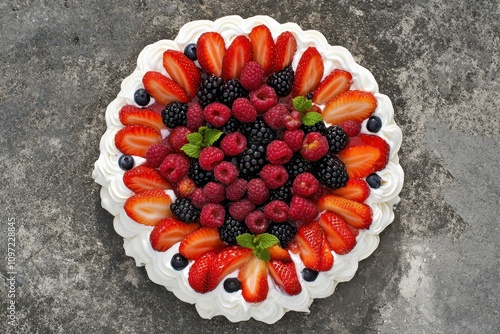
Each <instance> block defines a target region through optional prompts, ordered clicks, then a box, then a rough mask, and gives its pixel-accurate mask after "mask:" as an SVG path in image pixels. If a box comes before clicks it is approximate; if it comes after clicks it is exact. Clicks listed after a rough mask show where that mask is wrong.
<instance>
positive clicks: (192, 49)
mask: <svg viewBox="0 0 500 334" xmlns="http://www.w3.org/2000/svg"><path fill="white" fill-rule="evenodd" d="M184 55H185V56H186V57H188V58H189V59H191V60H192V61H195V60H197V59H198V56H197V55H196V43H189V44H188V45H186V47H185V48H184Z"/></svg>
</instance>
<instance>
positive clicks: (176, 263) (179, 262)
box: [170, 253, 189, 270]
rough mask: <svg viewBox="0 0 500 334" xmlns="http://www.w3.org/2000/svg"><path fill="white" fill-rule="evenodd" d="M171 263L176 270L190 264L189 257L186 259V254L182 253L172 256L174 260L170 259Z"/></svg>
mask: <svg viewBox="0 0 500 334" xmlns="http://www.w3.org/2000/svg"><path fill="white" fill-rule="evenodd" d="M170 264H171V265H172V268H174V269H175V270H182V269H184V268H186V267H187V265H188V264H189V261H188V259H186V258H185V257H184V256H182V255H181V254H180V253H177V254H175V255H174V256H172V260H170Z"/></svg>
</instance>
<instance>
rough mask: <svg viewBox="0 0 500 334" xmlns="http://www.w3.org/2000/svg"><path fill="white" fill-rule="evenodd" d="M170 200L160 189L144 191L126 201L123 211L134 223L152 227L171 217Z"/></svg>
mask: <svg viewBox="0 0 500 334" xmlns="http://www.w3.org/2000/svg"><path fill="white" fill-rule="evenodd" d="M170 204H172V199H171V198H170V196H169V195H167V194H166V193H165V191H163V190H162V189H154V190H146V191H143V192H142V193H140V194H136V195H133V196H131V197H129V198H128V199H127V201H126V202H125V204H124V209H125V212H126V213H127V215H128V216H129V217H130V218H132V219H133V220H135V221H136V222H138V223H140V224H144V225H150V226H154V225H156V224H158V222H159V221H160V220H162V219H165V218H168V217H172V212H171V211H170Z"/></svg>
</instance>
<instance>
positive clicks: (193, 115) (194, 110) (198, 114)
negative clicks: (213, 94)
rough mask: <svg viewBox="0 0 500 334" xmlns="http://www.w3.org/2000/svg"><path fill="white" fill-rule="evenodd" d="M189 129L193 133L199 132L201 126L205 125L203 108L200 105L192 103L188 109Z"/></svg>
mask: <svg viewBox="0 0 500 334" xmlns="http://www.w3.org/2000/svg"><path fill="white" fill-rule="evenodd" d="M186 115H187V128H188V129H189V130H191V131H198V128H199V127H200V126H203V125H204V124H205V118H204V117H203V108H202V107H201V106H200V104H199V103H191V104H190V105H189V106H188V109H187V114H186Z"/></svg>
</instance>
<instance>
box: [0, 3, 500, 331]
mask: <svg viewBox="0 0 500 334" xmlns="http://www.w3.org/2000/svg"><path fill="white" fill-rule="evenodd" d="M302 2H303V1H300V2H299V1H290V0H288V1H280V2H276V1H267V0H251V1H247V0H242V1H238V2H226V1H221V0H213V1H202V0H199V1H194V0H190V1H184V2H182V1H173V0H171V1H167V0H164V1H160V0H136V1H118V0H113V1H97V0H93V1H85V2H84V3H85V4H83V2H76V1H70V0H58V1H56V0H53V1H49V0H38V1H34V0H15V1H2V2H1V4H0V36H1V38H0V48H1V50H2V52H1V54H0V69H1V72H0V73H1V77H0V105H1V109H0V110H1V113H0V116H1V121H0V127H1V129H0V131H1V135H0V147H1V154H2V157H1V159H0V167H1V171H2V172H1V173H0V182H1V183H0V185H1V187H0V208H1V212H0V221H1V226H2V233H1V234H0V235H3V237H1V240H0V246H1V249H2V250H6V248H7V236H6V232H7V222H8V220H9V219H12V218H14V219H15V221H16V229H17V236H16V238H17V239H16V240H17V243H16V270H17V272H18V276H17V284H16V293H17V294H16V299H15V300H16V307H17V308H16V316H17V327H15V328H12V327H7V325H6V321H5V319H6V315H7V312H6V307H7V304H6V303H5V301H6V300H7V298H6V296H7V289H8V287H9V286H8V284H7V281H6V278H8V277H7V275H6V272H7V271H8V269H7V256H6V255H5V256H2V262H3V263H2V266H1V272H0V273H1V274H2V279H1V282H0V288H1V291H0V296H1V297H0V300H1V301H2V310H3V311H2V312H0V313H1V314H2V315H1V317H2V321H1V325H0V328H6V329H7V330H9V331H11V332H13V333H14V332H19V333H81V332H96V333H100V332H106V333H115V332H123V333H160V332H161V333H178V332H190V333H198V332H203V333H205V332H206V333H212V332H219V333H232V332H235V331H238V332H242V333H255V332H259V331H265V330H272V331H273V332H274V333H290V332H318V333H319V332H325V331H327V332H328V331H330V332H334V331H335V333H339V334H340V333H379V332H380V333H429V332H431V333H497V332H498V331H499V330H500V325H499V320H498V319H499V318H500V314H499V309H500V302H499V300H500V288H499V283H500V278H499V272H500V262H499V259H498V254H499V247H498V233H499V220H500V218H499V204H500V203H499V199H500V186H499V185H500V176H499V175H500V173H499V171H500V157H499V156H500V155H499V153H500V144H499V139H498V138H499V135H500V121H499V119H500V117H499V113H500V103H499V102H498V101H499V99H498V92H499V91H500V82H499V80H498V77H499V75H500V73H499V59H500V57H499V50H500V40H499V36H500V26H499V23H498V18H499V17H500V5H499V2H498V1H452V0H447V1H437V0H436V1H418V2H416V3H415V1H398V0H392V1H391V0H387V1H377V0H372V1H369V2H365V1H347V0H344V1H338V2H334V1H320V0H312V1H308V4H303V3H302ZM229 14H238V15H241V16H243V17H248V16H253V15H258V14H266V15H270V16H272V17H274V18H275V19H276V20H278V21H280V22H286V21H293V22H296V23H298V24H299V25H300V26H301V27H302V28H303V29H315V30H319V31H321V32H322V33H323V34H324V35H325V37H326V38H327V40H328V41H329V42H330V44H339V45H343V46H345V47H347V48H348V49H349V50H350V51H351V52H352V54H353V56H354V58H355V59H356V61H358V62H359V63H360V64H362V65H363V66H365V67H367V68H368V69H369V70H371V71H372V73H373V74H374V76H375V78H377V80H378V82H379V84H380V91H381V92H382V93H384V94H386V95H388V96H389V97H391V99H392V101H393V104H394V107H395V110H396V115H395V118H396V122H397V123H398V124H399V125H400V126H401V128H402V130H403V134H404V142H403V145H402V148H401V151H400V160H401V165H402V166H403V168H404V170H405V172H406V178H405V186H404V189H403V191H402V193H401V198H402V201H401V203H400V205H398V207H397V210H396V219H395V221H394V223H393V224H392V225H391V226H390V227H389V228H387V229H386V231H385V232H384V233H382V235H381V244H380V246H379V248H378V249H377V251H376V252H375V253H374V254H373V256H371V257H370V258H368V259H367V260H365V261H362V262H361V263H360V267H359V270H358V273H357V275H356V276H355V278H354V279H353V280H352V281H351V282H349V283H343V284H340V285H339V286H338V287H337V290H336V293H335V294H334V295H333V296H332V297H329V298H326V299H322V300H316V301H315V302H314V303H313V305H312V307H311V313H310V314H302V313H299V314H298V313H287V314H286V315H285V316H284V318H283V319H282V320H281V321H279V322H278V323H276V324H274V325H272V326H268V325H265V324H263V323H259V322H256V321H250V322H247V323H238V324H233V323H230V322H229V321H227V320H226V319H225V318H221V317H217V318H214V319H212V320H210V321H209V320H204V319H201V318H199V317H198V315H197V313H196V310H195V309H194V307H193V306H192V305H189V304H185V303H183V302H181V301H179V300H177V299H176V298H175V296H174V295H173V294H171V293H170V292H168V291H166V290H165V289H164V288H162V287H160V286H157V285H155V284H153V283H152V282H151V281H149V279H148V278H147V276H146V273H145V270H144V269H143V268H136V267H135V265H134V262H133V260H132V259H131V258H128V257H126V256H125V255H124V251H123V248H122V239H121V238H120V237H119V236H118V235H117V234H116V233H115V232H114V230H113V227H112V224H111V222H112V217H111V216H110V215H109V214H108V213H107V212H105V211H104V210H103V209H102V208H101V207H100V200H99V187H98V185H97V184H95V183H93V180H92V178H91V171H92V168H93V162H94V161H95V160H96V159H97V157H98V143H99V139H100V136H101V135H102V134H103V133H104V131H105V122H104V111H105V108H106V105H107V104H108V103H109V102H110V101H112V100H113V99H114V97H115V95H116V94H117V93H118V91H119V85H120V82H121V80H123V78H125V77H126V76H128V75H129V74H130V73H131V72H132V71H133V69H134V67H135V61H136V57H137V55H138V53H139V52H140V50H141V49H142V48H143V47H144V46H145V45H147V44H150V43H152V42H154V41H156V40H159V39H164V38H166V39H173V38H174V37H175V36H176V34H177V31H178V29H179V28H180V27H181V26H182V25H183V24H184V23H185V22H187V21H191V20H197V19H212V20H213V19H216V18H218V17H221V16H225V15H229ZM2 252H5V251H2ZM5 254H6V252H5Z"/></svg>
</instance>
